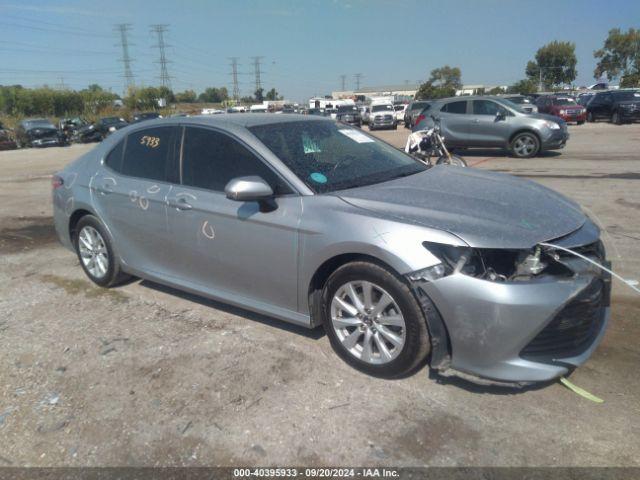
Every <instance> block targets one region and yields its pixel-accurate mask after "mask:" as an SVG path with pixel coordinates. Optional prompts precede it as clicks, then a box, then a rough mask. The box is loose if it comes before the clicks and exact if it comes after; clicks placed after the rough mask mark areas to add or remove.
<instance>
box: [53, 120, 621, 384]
mask: <svg viewBox="0 0 640 480" xmlns="http://www.w3.org/2000/svg"><path fill="white" fill-rule="evenodd" d="M53 209H54V221H55V228H56V231H57V234H58V236H59V238H60V240H61V242H62V243H63V244H64V245H65V246H66V247H68V248H69V249H71V250H73V251H74V252H75V253H76V255H77V257H78V259H79V261H80V265H81V266H82V268H83V269H84V271H85V273H86V275H87V276H88V277H89V278H90V279H91V280H92V281H93V282H95V283H96V284H98V285H100V286H103V287H111V286H115V285H117V284H118V283H120V282H122V281H123V280H125V279H126V278H129V277H130V276H135V277H140V278H144V279H148V280H151V281H154V282H158V283H161V284H165V285H168V286H171V287H175V288H178V289H181V290H185V291H188V292H191V293H194V294H198V295H202V296H205V297H209V298H212V299H216V300H219V301H222V302H226V303H229V304H232V305H236V306H239V307H242V308H245V309H248V310H251V311H255V312H259V313H261V314H264V315H269V316H272V317H275V318H278V319H281V320H284V321H287V322H292V323H295V324H297V325H302V326H305V327H309V328H314V327H317V326H324V329H325V330H326V332H327V336H328V337H329V340H330V342H331V345H332V346H333V348H334V349H335V351H336V352H337V353H338V355H340V357H342V358H343V359H344V360H345V361H346V362H348V363H349V364H351V365H352V366H354V367H356V368H358V369H360V370H362V371H364V372H367V373H369V374H372V375H377V376H382V377H397V376H400V375H406V374H407V373H410V372H412V371H414V370H415V369H416V368H417V367H419V366H421V365H423V364H424V362H425V361H427V360H428V361H429V363H430V365H431V367H432V368H434V369H435V370H437V371H439V372H448V371H461V372H466V373H467V374H472V375H476V376H481V377H485V378H489V379H492V380H498V381H506V382H535V381H544V380H549V379H552V378H555V377H557V376H560V375H564V374H566V373H567V372H568V371H569V370H570V369H572V368H574V367H575V366H578V365H580V364H582V363H583V362H585V361H586V360H587V358H588V357H589V356H590V355H591V353H592V352H593V351H594V349H595V348H596V346H597V345H598V343H599V341H600V339H601V338H602V336H603V334H604V332H605V329H606V325H607V321H608V314H609V291H610V278H608V277H606V276H604V275H602V274H601V273H600V272H599V271H598V270H595V269H593V268H592V267H591V265H590V264H589V263H588V262H586V261H584V260H580V259H577V258H575V257H572V256H571V255H567V254H565V253H563V251H561V250H557V247H553V248H552V247H549V246H544V245H541V242H553V243H554V244H555V245H557V246H562V247H566V248H572V249H574V250H576V251H578V252H580V253H581V254H583V255H585V256H587V257H588V258H592V259H594V260H596V261H599V262H605V261H606V259H605V252H604V249H603V247H602V243H601V241H600V238H599V237H600V235H599V230H598V228H597V227H596V226H595V225H594V224H593V223H592V222H591V221H590V220H589V218H587V217H586V216H585V215H584V213H583V212H582V211H581V209H580V207H579V206H578V205H576V204H575V203H574V202H572V201H570V200H568V199H566V198H565V197H563V196H562V195H560V194H558V193H555V192H553V191H551V190H549V189H547V188H545V187H542V186H540V185H538V184H536V183H533V182H530V181H526V180H521V179H518V178H515V177H511V176H507V175H503V174H498V173H491V172H486V171H480V170H475V169H468V168H457V167H451V166H435V167H427V166H425V165H424V164H422V163H420V162H417V161H416V160H414V159H413V158H412V157H410V156H408V155H406V154H404V153H403V152H400V151H398V150H397V149H395V148H393V147H391V146H389V145H387V144H386V143H384V142H382V141H380V140H378V139H376V138H374V137H371V136H370V135H368V134H366V133H365V132H362V131H361V130H359V129H357V128H352V127H350V126H346V125H341V124H338V123H336V122H334V121H331V120H329V119H326V118H322V117H314V116H300V115H287V114H283V115H269V114H235V115H215V116H202V117H189V118H169V119H164V120H151V121H149V122H144V123H142V124H137V125H132V126H129V127H127V128H125V129H123V130H120V131H118V132H115V133H114V134H113V135H111V136H110V137H109V138H107V139H106V140H105V141H104V142H102V143H101V144H100V145H98V146H97V147H96V148H94V149H93V150H92V151H90V152H88V153H87V154H85V155H83V156H82V157H80V158H79V159H78V160H77V161H75V162H73V163H72V164H70V165H69V166H67V167H66V168H65V169H64V170H62V171H61V172H58V173H57V174H56V175H55V176H54V177H53Z"/></svg>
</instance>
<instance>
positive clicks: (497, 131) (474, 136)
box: [469, 100, 512, 147]
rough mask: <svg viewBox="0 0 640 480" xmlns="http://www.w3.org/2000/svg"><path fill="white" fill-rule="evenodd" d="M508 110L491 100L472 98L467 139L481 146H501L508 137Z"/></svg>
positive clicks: (509, 117)
mask: <svg viewBox="0 0 640 480" xmlns="http://www.w3.org/2000/svg"><path fill="white" fill-rule="evenodd" d="M510 115H511V114H510V112H509V111H508V110H507V109H506V108H504V107H503V106H501V105H499V104H498V103H497V102H494V101H492V100H473V102H472V106H471V114H470V115H469V119H470V121H469V141H470V142H472V143H473V144H474V145H477V146H482V147H503V146H505V144H506V143H507V141H508V139H509V121H510V119H511V118H512V117H511V116H510Z"/></svg>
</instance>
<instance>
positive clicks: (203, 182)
mask: <svg viewBox="0 0 640 480" xmlns="http://www.w3.org/2000/svg"><path fill="white" fill-rule="evenodd" d="M251 175H257V176H259V177H261V178H262V179H263V180H264V181H265V182H267V183H268V184H269V185H270V186H271V188H272V189H273V191H274V193H276V195H283V194H287V193H291V189H290V188H289V187H288V186H287V185H286V183H284V181H283V180H281V179H280V177H279V176H278V175H277V174H276V173H275V172H274V171H273V170H272V169H271V168H270V167H268V166H267V165H266V164H265V163H264V162H262V160H260V159H259V158H258V157H257V156H256V155H254V154H253V153H252V152H251V151H250V150H249V149H247V148H246V147H245V146H244V145H242V144H241V143H239V142H238V141H237V140H235V139H233V138H231V137H230V136H229V135H226V134H224V133H221V132H217V131H214V130H208V129H204V128H196V127H187V128H186V130H185V134H184V143H183V146H182V183H183V185H189V186H192V187H198V188H204V189H207V190H213V191H217V192H223V191H224V187H226V185H227V183H229V181H230V180H232V179H234V178H237V177H246V176H251Z"/></svg>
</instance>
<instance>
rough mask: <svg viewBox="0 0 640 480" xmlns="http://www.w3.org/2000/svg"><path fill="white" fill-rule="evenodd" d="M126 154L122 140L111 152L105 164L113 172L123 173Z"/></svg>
mask: <svg viewBox="0 0 640 480" xmlns="http://www.w3.org/2000/svg"><path fill="white" fill-rule="evenodd" d="M123 152H124V139H122V140H120V142H119V143H118V145H116V147H115V148H114V149H113V150H111V151H110V152H109V154H108V155H107V156H106V158H105V159H104V163H105V164H106V165H107V166H108V167H109V168H110V169H112V170H115V171H116V172H119V173H121V172H122V153H123Z"/></svg>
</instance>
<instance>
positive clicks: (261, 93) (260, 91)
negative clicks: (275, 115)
mask: <svg viewBox="0 0 640 480" xmlns="http://www.w3.org/2000/svg"><path fill="white" fill-rule="evenodd" d="M253 96H254V97H255V99H256V102H262V101H263V100H264V88H258V89H257V90H256V91H255V93H254V94H253Z"/></svg>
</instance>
